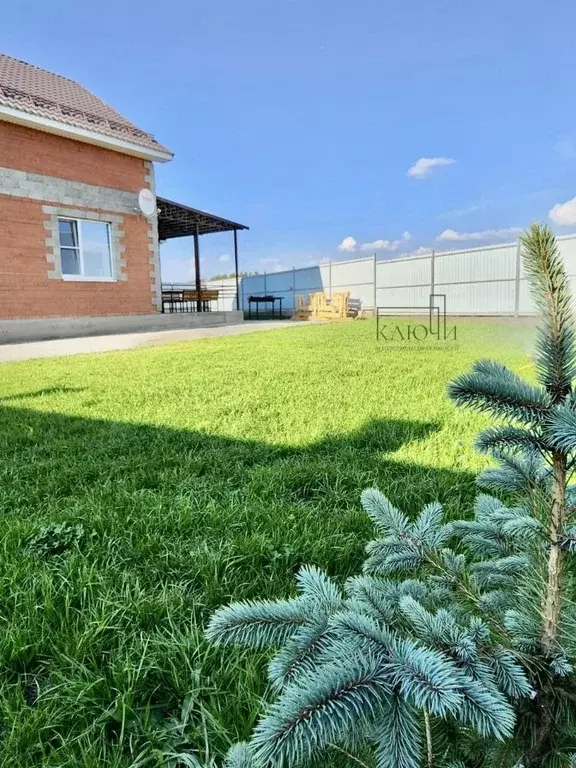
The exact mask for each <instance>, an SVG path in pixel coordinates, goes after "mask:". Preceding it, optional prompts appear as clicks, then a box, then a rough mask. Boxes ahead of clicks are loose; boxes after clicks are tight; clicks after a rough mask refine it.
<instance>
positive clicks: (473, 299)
mask: <svg viewBox="0 0 576 768" xmlns="http://www.w3.org/2000/svg"><path fill="white" fill-rule="evenodd" d="M515 285H516V284H515V282H514V281H513V280H509V281H506V282H504V281H503V282H500V283H496V282H488V283H480V282H477V283H456V284H454V283H451V284H450V283H448V284H442V283H436V284H435V286H434V293H444V294H446V312H447V313H448V314H450V315H513V314H514V307H515V296H514V293H515Z"/></svg>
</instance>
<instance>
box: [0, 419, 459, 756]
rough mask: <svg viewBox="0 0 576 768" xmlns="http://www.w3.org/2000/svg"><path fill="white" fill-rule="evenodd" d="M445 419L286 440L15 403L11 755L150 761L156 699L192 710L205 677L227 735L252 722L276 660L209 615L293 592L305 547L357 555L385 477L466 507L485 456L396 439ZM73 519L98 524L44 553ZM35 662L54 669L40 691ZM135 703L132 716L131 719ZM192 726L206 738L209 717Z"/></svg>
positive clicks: (3, 660) (3, 697) (347, 562)
mask: <svg viewBox="0 0 576 768" xmlns="http://www.w3.org/2000/svg"><path fill="white" fill-rule="evenodd" d="M437 429H438V425H436V424H433V423H415V422H409V421H404V420H386V421H378V420H375V421H371V422H369V423H368V424H366V425H365V427H364V428H363V429H361V430H360V431H358V432H355V433H351V434H348V435H345V436H334V437H327V438H325V439H323V440H320V441H318V442H316V443H313V444H311V445H305V446H298V447H285V446H275V445H270V444H267V443H265V442H258V441H252V440H238V439H230V438H225V437H220V436H215V435H210V434H204V433H201V432H188V431H177V430H170V429H166V428H159V427H154V426H143V425H134V424H126V423H118V422H107V421H101V420H91V419H85V418H76V417H71V416H65V415H61V414H53V413H41V412H38V411H34V410H31V409H22V408H17V407H4V408H1V409H0V451H1V453H2V457H3V459H2V464H1V466H0V506H1V509H2V510H3V513H2V516H1V517H0V537H1V538H0V541H1V545H2V549H3V553H2V557H1V558H0V613H1V615H2V618H3V622H4V630H3V633H2V635H1V636H0V664H1V665H2V668H3V669H4V670H6V673H7V675H8V678H9V680H10V681H11V682H10V684H9V685H7V686H6V685H5V686H4V688H2V685H0V719H1V720H2V721H3V722H4V723H5V724H6V726H7V728H6V730H5V732H4V736H3V737H2V735H1V734H0V749H3V751H4V754H5V755H8V756H9V758H10V760H11V763H10V764H11V765H15V766H18V765H30V766H33V765H40V764H45V763H44V762H42V761H43V760H44V756H45V755H46V754H50V755H52V757H53V758H54V759H56V756H57V758H58V760H59V761H60V763H58V764H62V765H64V764H66V765H68V764H70V765H73V764H83V765H92V764H93V765H95V766H96V765H115V766H123V765H126V766H128V765H132V762H131V761H134V760H135V759H136V757H138V755H139V754H140V752H139V751H138V750H144V751H145V750H146V749H153V748H159V747H158V745H157V742H158V740H160V741H161V738H162V737H161V736H159V735H158V734H159V733H160V734H162V733H164V731H163V730H162V728H160V730H158V728H157V727H156V726H155V725H154V723H153V721H152V714H154V713H156V714H155V716H157V717H160V719H162V718H163V717H164V716H165V715H166V714H174V713H175V712H177V710H178V707H179V706H181V704H182V701H183V699H184V697H185V696H186V695H187V694H188V693H190V691H191V690H194V691H196V696H197V702H196V704H195V706H194V713H195V717H196V718H197V719H198V718H201V715H202V713H204V714H203V715H202V717H204V715H205V714H206V713H208V715H209V718H210V722H211V723H212V725H211V726H210V730H211V733H213V732H214V729H216V731H218V729H220V731H219V733H220V735H217V736H214V737H211V740H212V741H213V743H215V744H216V746H217V750H219V749H224V747H225V741H224V737H223V736H222V734H223V733H224V732H229V733H231V734H232V735H234V734H238V735H239V736H241V737H246V736H247V734H248V732H249V730H250V728H251V726H252V724H253V721H254V718H255V716H256V713H257V711H258V709H259V697H260V696H261V695H262V693H263V687H262V677H261V672H262V663H261V661H260V662H259V661H247V658H246V656H245V655H242V654H241V653H238V654H236V653H235V652H234V653H229V652H227V653H226V655H225V656H223V655H222V652H221V651H214V650H213V649H206V647H205V646H204V645H203V642H202V640H201V632H200V630H199V629H198V627H200V626H201V625H202V623H203V622H204V621H205V619H206V616H207V615H208V614H209V613H210V612H211V611H212V610H213V609H214V608H216V607H217V606H218V605H221V604H222V603H224V602H227V601H228V600H229V599H231V598H252V597H280V596H285V595H286V594H287V593H289V592H292V590H293V575H294V572H295V571H296V570H297V569H298V568H299V567H300V565H302V564H303V563H315V564H317V565H319V566H320V567H323V568H325V569H326V570H327V571H328V572H330V573H331V574H333V575H336V576H341V577H342V578H344V577H345V576H347V575H349V574H350V573H354V572H356V571H357V570H358V568H359V566H360V564H361V562H362V559H363V549H364V545H365V543H366V541H367V540H368V539H369V538H370V537H371V536H372V535H373V530H372V527H371V525H370V524H369V522H368V520H367V519H366V516H365V515H364V513H363V512H362V510H361V508H360V504H359V494H360V492H361V491H362V490H363V489H364V488H366V487H368V486H371V485H376V486H378V487H379V488H380V489H381V490H383V491H384V492H385V493H386V494H387V495H388V496H389V497H390V498H391V500H392V501H393V502H394V503H396V504H398V505H400V506H401V507H402V508H403V509H404V510H405V511H407V512H408V513H411V514H415V513H416V512H417V511H419V509H420V508H421V507H422V505H423V504H425V503H427V502H429V501H432V500H435V499H439V500H440V501H442V502H443V503H445V505H446V507H447V510H448V513H449V514H450V513H454V512H456V511H457V510H458V513H459V514H462V510H463V509H467V508H469V506H470V504H471V502H472V499H473V496H474V476H473V475H472V474H471V473H467V472H463V471H451V470H446V469H435V468H431V467H426V466H422V465H419V464H418V463H417V461H414V463H411V462H401V461H395V460H394V459H393V458H390V457H389V454H391V453H393V452H395V451H397V450H398V449H399V448H400V447H401V446H403V445H405V444H406V443H414V456H415V458H416V459H417V456H418V441H422V440H424V439H425V438H426V437H427V436H428V435H430V434H431V433H432V432H434V431H435V430H437ZM64 521H65V522H69V523H72V524H81V525H82V526H83V527H84V530H85V533H86V535H85V537H84V538H83V539H82V541H81V542H80V544H79V546H78V548H77V550H75V551H73V552H71V553H70V554H69V555H68V556H67V557H66V558H52V559H50V558H46V559H44V560H42V559H38V558H36V557H34V556H33V555H30V554H27V552H26V549H25V542H26V540H27V538H28V537H29V536H30V535H31V534H33V533H35V532H36V531H37V530H38V528H39V527H40V526H41V525H42V524H45V523H48V522H64ZM10 675H12V677H10ZM30 679H33V680H47V681H50V682H49V683H46V685H45V686H44V683H43V684H42V685H43V686H44V688H45V690H44V689H42V690H43V692H41V694H40V695H39V697H38V700H37V702H34V703H33V705H32V706H31V705H30V701H29V697H28V696H27V694H26V690H28V688H26V686H28V687H29V685H30V683H29V680H30ZM23 680H25V681H26V683H25V686H24V688H23V684H22V681H23ZM199 681H200V682H199ZM23 691H24V693H23ZM119 707H121V708H124V709H122V712H124V710H126V711H128V712H129V713H130V717H131V718H132V720H131V721H130V722H132V723H133V725H132V726H131V728H132V730H130V729H127V728H126V727H125V724H124V720H122V727H120V726H119V725H118V722H119V721H118V718H119V715H117V712H118V711H120V710H119V709H118V708H119ZM123 717H124V715H123ZM194 722H195V723H196V721H194ZM202 722H203V721H202ZM215 724H217V727H216V725H215ZM203 727H204V726H202V728H203ZM191 728H192V731H193V732H192V733H191V735H190V734H189V741H190V743H191V744H192V745H193V746H194V747H195V748H197V749H198V750H199V751H201V750H202V749H203V746H202V740H203V736H202V729H201V728H200V726H199V725H197V723H196V724H194V725H193V727H192V726H191ZM118 733H121V734H124V735H123V737H122V738H123V739H124V740H126V743H122V744H118V743H117V741H118V739H120V737H119V736H118V735H117V734H118ZM127 744H128V745H129V746H127ZM114 760H115V761H116V762H114ZM124 760H125V762H123V761H124ZM74 761H76V762H74ZM46 764H47V763H46ZM51 764H52V763H51ZM54 764H56V763H54ZM150 764H151V765H154V764H155V763H153V762H151V763H150ZM159 764H160V763H159Z"/></svg>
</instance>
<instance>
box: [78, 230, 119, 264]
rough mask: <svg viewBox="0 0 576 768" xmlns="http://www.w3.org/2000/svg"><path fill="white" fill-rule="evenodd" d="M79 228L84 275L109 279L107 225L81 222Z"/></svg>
mask: <svg viewBox="0 0 576 768" xmlns="http://www.w3.org/2000/svg"><path fill="white" fill-rule="evenodd" d="M81 226H82V257H83V260H84V274H85V275H86V276H89V277H111V275H112V271H111V269H110V243H109V226H108V224H105V223H103V222H101V221H83V222H81Z"/></svg>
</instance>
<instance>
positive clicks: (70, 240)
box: [58, 219, 78, 248]
mask: <svg viewBox="0 0 576 768" xmlns="http://www.w3.org/2000/svg"><path fill="white" fill-rule="evenodd" d="M58 230H59V232H60V246H61V247H64V246H69V247H71V248H77V247H78V230H77V228H76V222H75V221H70V220H69V219H59V221H58Z"/></svg>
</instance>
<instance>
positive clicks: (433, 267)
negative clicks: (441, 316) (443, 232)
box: [430, 251, 436, 301]
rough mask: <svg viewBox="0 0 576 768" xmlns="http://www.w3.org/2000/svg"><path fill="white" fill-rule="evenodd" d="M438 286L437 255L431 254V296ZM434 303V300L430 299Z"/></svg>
mask: <svg viewBox="0 0 576 768" xmlns="http://www.w3.org/2000/svg"><path fill="white" fill-rule="evenodd" d="M435 286H436V254H435V252H434V251H432V253H431V254H430V294H433V293H434V291H435ZM430 301H432V299H430Z"/></svg>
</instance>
